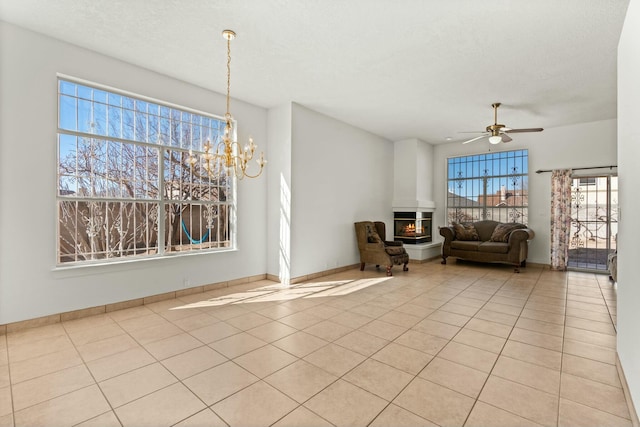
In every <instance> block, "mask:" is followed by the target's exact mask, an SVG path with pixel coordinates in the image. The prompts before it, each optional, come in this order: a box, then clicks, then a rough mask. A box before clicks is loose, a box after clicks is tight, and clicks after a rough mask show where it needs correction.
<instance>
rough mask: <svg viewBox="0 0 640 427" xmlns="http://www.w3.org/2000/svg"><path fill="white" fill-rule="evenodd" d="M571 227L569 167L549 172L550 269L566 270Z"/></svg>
mask: <svg viewBox="0 0 640 427" xmlns="http://www.w3.org/2000/svg"><path fill="white" fill-rule="evenodd" d="M570 228H571V169H557V170H554V171H552V173H551V269H552V270H561V271H566V270H567V260H568V258H569V231H570Z"/></svg>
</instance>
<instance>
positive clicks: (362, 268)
mask: <svg viewBox="0 0 640 427" xmlns="http://www.w3.org/2000/svg"><path fill="white" fill-rule="evenodd" d="M360 271H364V262H361V263H360Z"/></svg>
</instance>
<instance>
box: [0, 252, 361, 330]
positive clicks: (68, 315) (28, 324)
mask: <svg viewBox="0 0 640 427" xmlns="http://www.w3.org/2000/svg"><path fill="white" fill-rule="evenodd" d="M359 265H360V264H352V265H345V266H343V267H337V268H332V269H330V270H325V271H320V272H317V273H312V274H307V275H304V276H299V277H295V278H292V279H291V280H290V284H292V285H293V284H296V283H302V282H306V281H309V280H314V279H317V278H318V277H322V276H328V275H330V274H336V273H341V272H343V271H346V270H351V269H353V268H356V267H358V266H359ZM265 279H267V280H271V281H274V282H279V281H280V279H279V278H278V277H276V276H274V275H272V274H259V275H256V276H249V277H242V278H239V279H234V280H229V281H226V282H218V283H212V284H209V285H201V286H195V287H192V288H186V289H180V290H178V291H171V292H165V293H162V294H157V295H150V296H147V297H144V298H136V299H132V300H127V301H120V302H116V303H112V304H105V305H100V306H96V307H89V308H83V309H80V310H73V311H68V312H65V313H58V314H51V315H49V316H43V317H37V318H35V319H27V320H21V321H19V322H13V323H7V324H6V325H0V336H1V335H6V334H8V333H11V332H17V331H21V330H24V329H30V328H36V327H38V326H46V325H53V324H55V323H60V322H65V321H69V320H75V319H81V318H83V317H88V316H94V315H97V314H103V313H110V312H112V311H116V310H124V309H127V308H131V307H138V306H141V305H145V304H153V303H154V302H159V301H164V300H168V299H175V298H180V297H181V296H185V295H191V294H198V293H204V292H209V291H213V290H215V289H221V288H229V287H232V286H237V285H243V284H247V283H252V282H257V281H259V280H265Z"/></svg>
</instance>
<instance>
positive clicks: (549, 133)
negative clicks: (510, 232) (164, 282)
mask: <svg viewBox="0 0 640 427" xmlns="http://www.w3.org/2000/svg"><path fill="white" fill-rule="evenodd" d="M522 149H528V150H529V226H530V228H531V229H533V231H534V232H535V233H536V237H535V239H534V240H532V241H531V244H530V246H529V258H528V260H529V261H530V262H534V263H541V264H549V248H550V240H549V239H550V237H549V228H550V214H549V212H550V209H551V175H550V174H549V173H542V174H536V173H535V171H536V170H538V169H560V168H575V167H590V166H605V165H606V166H609V165H615V164H616V162H617V151H616V121H615V120H602V121H598V122H591V123H586V124H580V125H572V126H563V127H557V128H552V129H545V130H544V131H543V132H542V133H522V134H520V133H519V134H515V135H514V136H513V141H512V142H510V143H507V144H501V145H498V146H497V147H494V146H490V144H489V143H488V142H487V141H484V140H482V141H476V142H474V143H471V144H467V145H462V144H460V143H451V144H443V145H436V146H435V147H434V163H433V168H434V174H433V180H434V187H433V193H434V199H435V202H436V205H437V209H436V213H435V214H434V235H435V237H436V238H440V239H441V237H440V236H439V234H438V233H437V231H436V230H437V227H439V226H443V225H445V222H446V215H445V211H444V207H445V206H446V189H447V184H446V178H447V176H446V173H447V158H448V157H452V156H461V155H471V154H481V153H486V152H488V151H506V150H522ZM578 172H580V173H583V174H584V173H586V172H589V171H576V174H577V173H578ZM591 172H596V173H609V170H608V169H607V170H594V171H591Z"/></svg>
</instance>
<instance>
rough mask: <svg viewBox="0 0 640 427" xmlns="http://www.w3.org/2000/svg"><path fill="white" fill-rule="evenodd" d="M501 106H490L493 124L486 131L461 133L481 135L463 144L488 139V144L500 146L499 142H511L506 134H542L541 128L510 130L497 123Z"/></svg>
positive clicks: (495, 104) (497, 104)
mask: <svg viewBox="0 0 640 427" xmlns="http://www.w3.org/2000/svg"><path fill="white" fill-rule="evenodd" d="M500 105H501V104H500V103H499V102H495V103H493V104H491V106H492V107H493V124H492V125H489V126H487V128H486V131H484V132H482V131H479V132H463V133H482V135H480V136H476V137H475V138H471V139H469V140H467V141H465V142H463V144H468V143H470V142H473V141H477V140H479V139H482V138H486V137H489V143H491V144H500V143H501V142H509V141H512V139H511V137H510V136H509V135H507V134H508V133H523V132H542V131H543V130H544V129H542V128H527V129H511V128H509V127H506V126H505V125H503V124H500V123H498V107H499V106H500Z"/></svg>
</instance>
